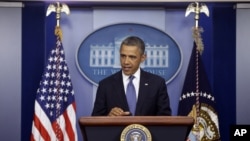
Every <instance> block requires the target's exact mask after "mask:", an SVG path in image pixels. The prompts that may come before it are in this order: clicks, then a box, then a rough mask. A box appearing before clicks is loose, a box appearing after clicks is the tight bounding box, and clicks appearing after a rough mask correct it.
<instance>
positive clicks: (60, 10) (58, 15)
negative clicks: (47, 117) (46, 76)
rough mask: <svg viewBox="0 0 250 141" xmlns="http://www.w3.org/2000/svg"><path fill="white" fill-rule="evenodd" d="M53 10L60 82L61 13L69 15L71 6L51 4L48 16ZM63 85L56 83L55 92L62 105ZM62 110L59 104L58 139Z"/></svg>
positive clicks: (57, 101) (57, 109)
mask: <svg viewBox="0 0 250 141" xmlns="http://www.w3.org/2000/svg"><path fill="white" fill-rule="evenodd" d="M52 12H55V13H56V27H55V31H54V34H55V35H56V38H57V43H56V44H57V46H56V51H55V54H56V58H57V59H56V82H60V79H61V75H60V64H61V63H60V59H61V57H60V48H61V42H62V30H61V28H60V19H61V13H63V12H65V13H66V14H67V15H68V14H69V13H70V10H69V7H68V6H67V5H66V4H64V3H62V4H61V3H59V2H57V3H56V4H50V5H49V6H48V8H47V12H46V16H49V15H50V14H51V13H52ZM61 87H62V86H61V85H60V84H59V83H57V84H56V92H55V95H56V96H55V98H56V106H57V105H60V93H61V92H60V90H61ZM60 110H61V108H60V107H59V106H58V108H56V118H57V124H56V129H55V130H56V131H55V134H56V137H57V140H59V141H60V140H61V139H62V135H61V134H60V132H61V129H60V118H59V116H60Z"/></svg>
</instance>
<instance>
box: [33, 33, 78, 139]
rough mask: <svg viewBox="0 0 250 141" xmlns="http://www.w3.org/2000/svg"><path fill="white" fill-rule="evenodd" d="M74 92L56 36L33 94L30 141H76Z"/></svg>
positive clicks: (62, 51) (60, 43)
mask: <svg viewBox="0 0 250 141" xmlns="http://www.w3.org/2000/svg"><path fill="white" fill-rule="evenodd" d="M77 140H78V139H77V130H76V104H75V98H74V90H73V86H72V82H71V78H70V75H69V68H68V66H67V64H66V61H65V53H64V49H63V46H62V42H61V41H60V38H59V35H58V36H57V41H56V47H55V48H54V49H52V51H51V52H50V55H49V57H48V62H47V65H46V67H45V70H44V73H43V75H42V79H41V81H40V86H39V88H38V90H37V94H36V100H35V109H34V118H33V123H32V134H31V141H77Z"/></svg>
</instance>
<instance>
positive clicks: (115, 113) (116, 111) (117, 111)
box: [108, 107, 130, 116]
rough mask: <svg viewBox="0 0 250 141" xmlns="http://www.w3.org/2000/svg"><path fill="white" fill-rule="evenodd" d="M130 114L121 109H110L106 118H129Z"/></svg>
mask: <svg viewBox="0 0 250 141" xmlns="http://www.w3.org/2000/svg"><path fill="white" fill-rule="evenodd" d="M129 115H130V112H127V111H126V112H125V111H123V110H122V109H121V108H118V107H115V108H112V109H111V111H110V112H109V114H108V116H129Z"/></svg>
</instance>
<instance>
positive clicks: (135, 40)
mask: <svg viewBox="0 0 250 141" xmlns="http://www.w3.org/2000/svg"><path fill="white" fill-rule="evenodd" d="M123 45H127V46H137V47H139V49H140V50H141V54H144V52H145V43H144V41H143V40H142V39H141V38H139V37H137V36H129V37H127V38H125V39H124V40H123V41H122V43H121V47H122V46H123Z"/></svg>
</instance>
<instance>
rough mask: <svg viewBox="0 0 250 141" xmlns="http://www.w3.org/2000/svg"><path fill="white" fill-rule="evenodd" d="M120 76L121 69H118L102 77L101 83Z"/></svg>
mask: <svg viewBox="0 0 250 141" xmlns="http://www.w3.org/2000/svg"><path fill="white" fill-rule="evenodd" d="M120 77H121V71H118V72H116V73H114V74H111V75H110V76H107V77H106V78H104V79H102V80H101V81H100V82H99V83H106V82H110V81H114V80H115V79H119V78H120Z"/></svg>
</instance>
